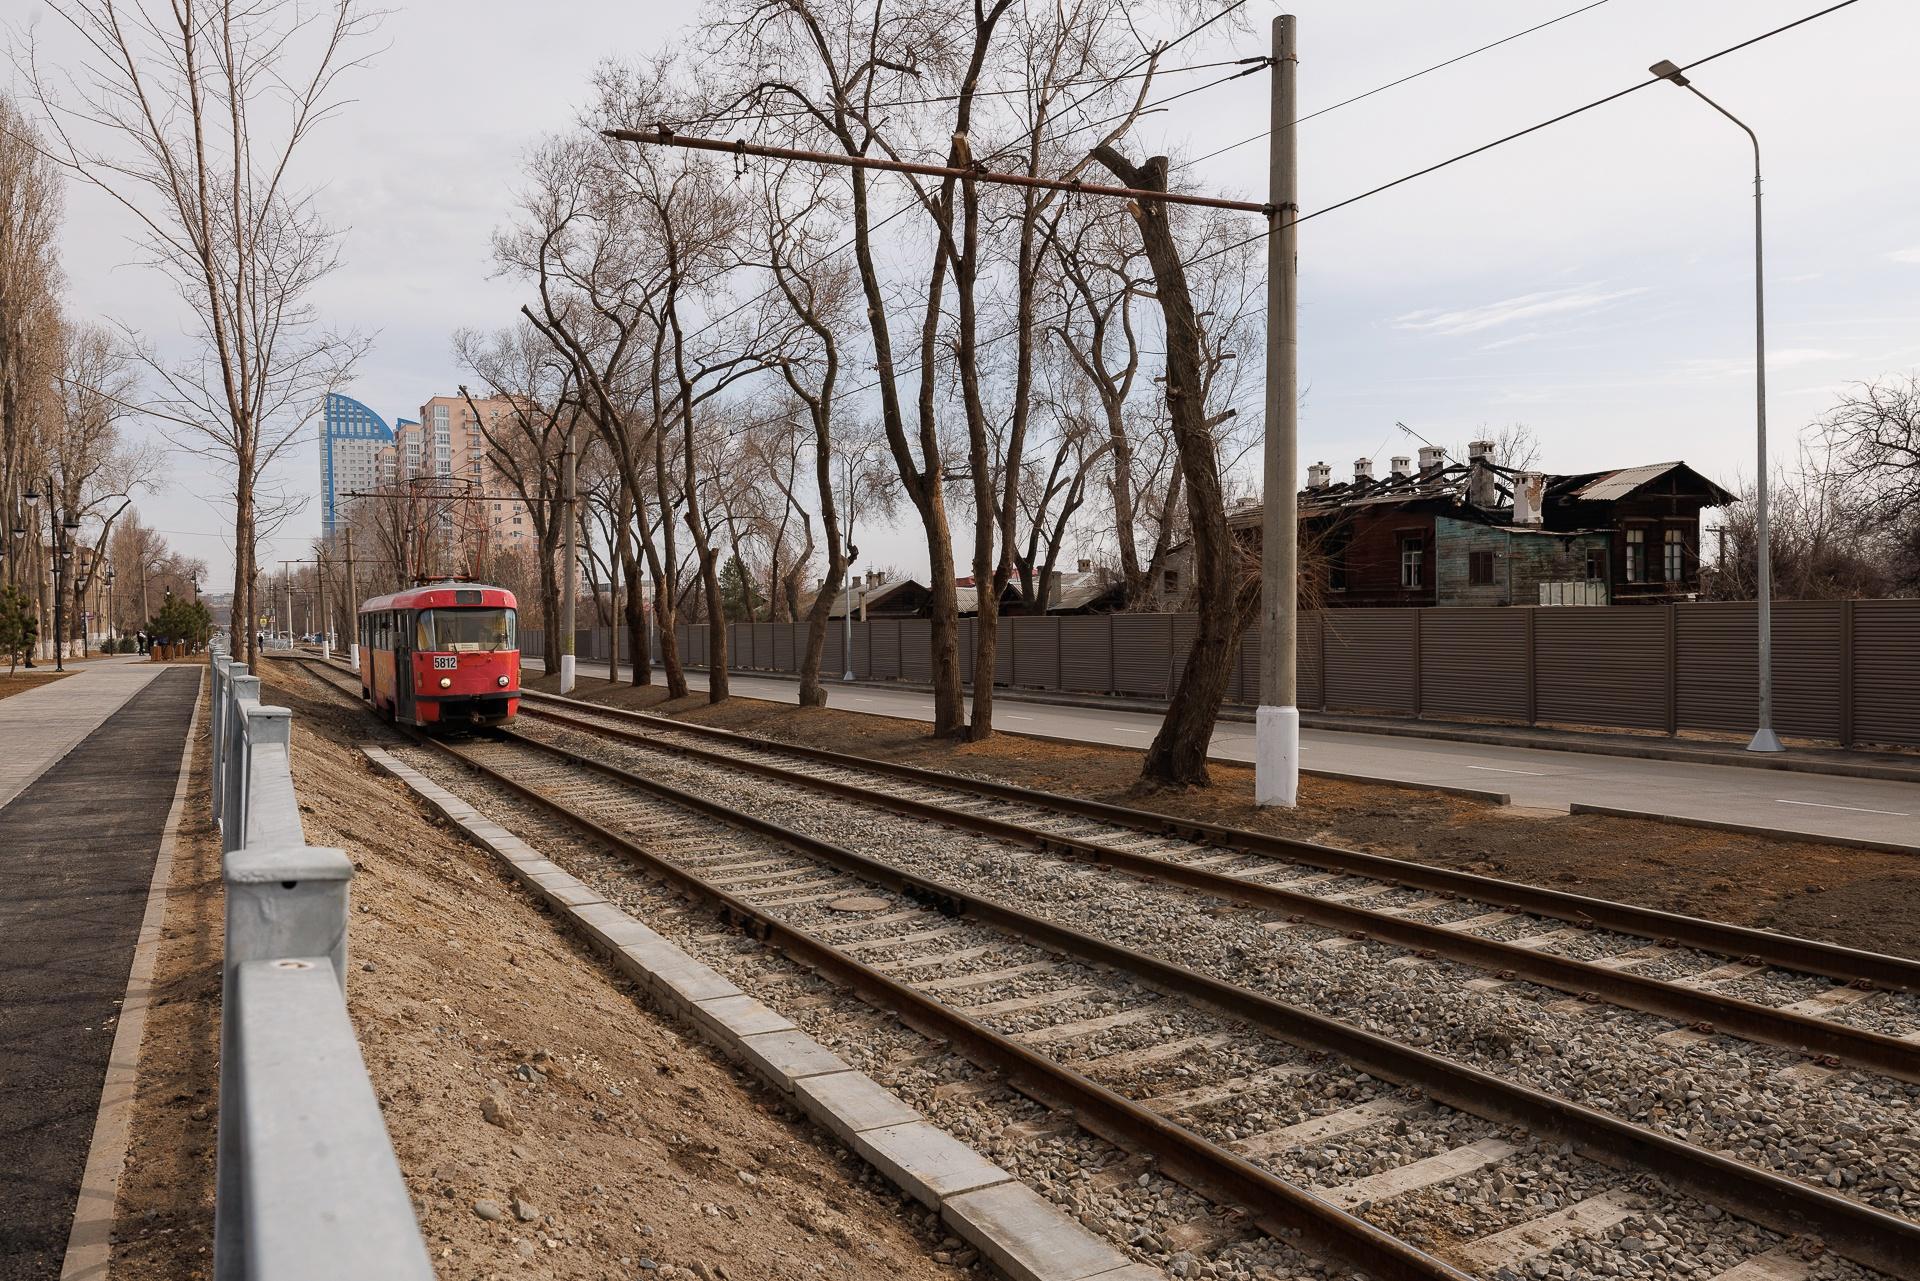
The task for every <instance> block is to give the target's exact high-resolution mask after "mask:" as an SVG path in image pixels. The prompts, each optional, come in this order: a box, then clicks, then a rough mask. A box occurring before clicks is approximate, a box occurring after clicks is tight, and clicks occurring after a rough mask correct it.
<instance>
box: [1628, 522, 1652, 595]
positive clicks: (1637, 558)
mask: <svg viewBox="0 0 1920 1281" xmlns="http://www.w3.org/2000/svg"><path fill="white" fill-rule="evenodd" d="M1627 581H1628V582H1630V583H1644V582H1646V581H1647V531H1646V530H1644V529H1629V530H1628V531H1627Z"/></svg>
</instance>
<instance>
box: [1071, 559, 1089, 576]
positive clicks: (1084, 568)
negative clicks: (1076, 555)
mask: <svg viewBox="0 0 1920 1281" xmlns="http://www.w3.org/2000/svg"><path fill="white" fill-rule="evenodd" d="M1075 563H1076V564H1078V565H1079V566H1080V569H1079V571H1078V572H1080V573H1082V574H1091V573H1092V572H1093V562H1092V561H1090V560H1086V559H1081V560H1079V561H1077V562H1075Z"/></svg>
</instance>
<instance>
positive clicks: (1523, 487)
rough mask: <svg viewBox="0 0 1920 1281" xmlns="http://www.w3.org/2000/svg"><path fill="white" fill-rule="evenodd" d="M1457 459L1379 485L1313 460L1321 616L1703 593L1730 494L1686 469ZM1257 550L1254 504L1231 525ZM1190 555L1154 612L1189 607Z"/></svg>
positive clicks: (1315, 600)
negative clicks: (1544, 467) (1704, 533)
mask: <svg viewBox="0 0 1920 1281" xmlns="http://www.w3.org/2000/svg"><path fill="white" fill-rule="evenodd" d="M1470 449H1471V451H1472V454H1471V457H1470V458H1469V459H1468V461H1467V462H1465V463H1454V462H1449V461H1448V460H1447V458H1446V455H1445V453H1444V452H1443V451H1442V450H1440V449H1437V448H1433V447H1428V448H1425V449H1422V450H1421V451H1420V458H1419V464H1418V466H1417V467H1416V466H1414V465H1413V462H1412V460H1411V459H1408V458H1404V457H1396V458H1394V459H1393V460H1392V465H1391V469H1390V471H1389V473H1388V474H1387V475H1386V476H1383V477H1379V478H1376V477H1375V476H1374V475H1373V461H1372V460H1371V459H1367V458H1362V459H1357V460H1355V462H1354V471H1353V478H1352V479H1351V480H1347V481H1341V482H1338V483H1336V482H1334V481H1333V479H1332V469H1331V468H1330V467H1328V466H1327V464H1326V463H1324V462H1318V463H1315V464H1313V466H1311V467H1309V468H1308V469H1307V475H1308V480H1307V486H1306V488H1305V489H1303V490H1301V491H1300V494H1299V504H1300V545H1301V558H1300V562H1301V593H1302V596H1303V598H1305V599H1306V601H1307V602H1308V604H1310V605H1312V606H1315V607H1319V606H1326V607H1329V608H1336V609H1337V608H1342V607H1355V606H1394V605H1402V606H1435V605H1480V606H1486V605H1494V606H1498V605H1606V604H1631V603H1636V602H1647V603H1671V602H1674V601H1680V600H1689V599H1693V598H1694V597H1695V596H1697V595H1698V593H1699V590H1700V513H1701V511H1702V509H1704V508H1707V507H1723V506H1726V505H1728V504H1730V503H1732V502H1734V501H1736V500H1735V498H1734V496H1733V495H1732V494H1730V493H1728V492H1727V491H1726V490H1724V489H1722V488H1721V487H1720V486H1719V485H1716V484H1715V483H1714V482H1712V481H1711V480H1708V479H1707V478H1706V477H1705V476H1702V475H1701V474H1700V473H1699V472H1697V471H1695V470H1693V468H1691V467H1689V466H1687V465H1686V464H1685V463H1684V462H1677V461H1676V462H1666V463H1653V464H1649V465H1646V466H1640V467H1622V468H1615V469H1611V470H1607V471H1598V472H1580V473H1570V474H1565V475H1556V474H1548V473H1544V472H1536V471H1523V470H1517V469H1513V468H1509V467H1505V466H1503V465H1501V464H1500V463H1499V462H1498V461H1497V460H1496V459H1495V458H1494V457H1493V445H1492V444H1491V442H1487V441H1476V442H1474V443H1473V445H1472V446H1470ZM1228 524H1229V526H1230V528H1231V529H1232V531H1233V534H1234V536H1235V537H1236V538H1237V539H1239V540H1240V541H1242V542H1243V543H1245V544H1250V545H1251V548H1252V549H1253V550H1254V551H1256V552H1257V549H1258V547H1259V542H1260V525H1261V514H1260V506H1259V504H1257V503H1253V504H1246V505H1243V506H1242V507H1240V508H1238V509H1236V510H1235V511H1234V512H1232V513H1231V514H1230V515H1229V518H1228ZM1191 555H1192V553H1191V550H1190V549H1189V548H1184V547H1183V548H1180V549H1176V551H1175V552H1174V554H1172V555H1171V556H1170V557H1169V558H1168V562H1167V570H1166V582H1165V584H1164V585H1163V590H1161V591H1160V593H1159V595H1158V599H1157V601H1156V604H1157V605H1158V606H1159V607H1160V608H1162V609H1180V608H1185V607H1187V606H1188V602H1187V601H1186V599H1185V595H1184V593H1183V592H1182V591H1181V584H1182V583H1184V582H1186V581H1187V580H1188V578H1189V574H1188V572H1187V571H1188V570H1189V568H1190V564H1189V562H1190V560H1191Z"/></svg>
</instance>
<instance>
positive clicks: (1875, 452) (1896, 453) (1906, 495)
mask: <svg viewBox="0 0 1920 1281" xmlns="http://www.w3.org/2000/svg"><path fill="white" fill-rule="evenodd" d="M1818 428H1819V432H1820V436H1821V438H1822V440H1823V441H1824V442H1825V443H1826V445H1827V446H1828V456H1829V457H1830V459H1831V463H1830V470H1832V471H1833V472H1834V473H1836V474H1837V475H1838V476H1839V477H1840V478H1841V479H1843V480H1844V481H1845V482H1846V484H1847V487H1848V489H1849V491H1850V495H1849V497H1850V501H1852V502H1854V503H1856V504H1858V506H1859V507H1860V509H1861V510H1862V511H1863V512H1864V513H1865V514H1866V515H1868V516H1870V517H1871V518H1872V519H1874V520H1876V521H1880V522H1882V523H1884V524H1886V525H1889V526H1895V527H1905V526H1908V525H1911V524H1913V523H1914V522H1916V521H1920V375H1915V374H1906V375H1889V376H1888V377H1885V378H1882V379H1879V380H1878V381H1876V382H1870V383H1868V382H1863V383H1856V384H1854V386H1853V387H1852V388H1850V389H1849V390H1848V391H1847V392H1846V393H1845V394H1844V395H1842V396H1841V397H1840V403H1839V404H1837V405H1835V406H1834V407H1833V408H1832V409H1831V410H1829V411H1828V412H1827V414H1826V415H1825V416H1824V417H1823V418H1822V419H1821V420H1820V422H1819V424H1818Z"/></svg>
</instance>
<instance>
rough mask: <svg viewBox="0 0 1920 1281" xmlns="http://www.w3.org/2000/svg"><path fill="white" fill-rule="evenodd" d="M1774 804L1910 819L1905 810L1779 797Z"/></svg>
mask: <svg viewBox="0 0 1920 1281" xmlns="http://www.w3.org/2000/svg"><path fill="white" fill-rule="evenodd" d="M1774 803H1775V804H1777V805H1811V806H1812V807H1813V808H1815V809H1821V810H1852V811H1853V812H1854V813H1855V814H1885V815H1886V816H1887V817H1888V818H1906V817H1908V815H1907V813H1906V812H1905V811H1904V810H1870V809H1867V808H1866V807H1865V806H1862V805H1823V804H1821V803H1820V802H1819V801H1786V800H1781V799H1780V798H1779V797H1775V798H1774Z"/></svg>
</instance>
